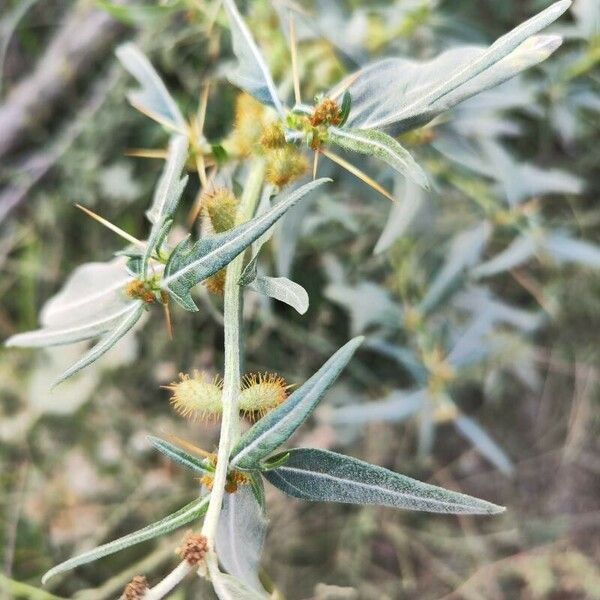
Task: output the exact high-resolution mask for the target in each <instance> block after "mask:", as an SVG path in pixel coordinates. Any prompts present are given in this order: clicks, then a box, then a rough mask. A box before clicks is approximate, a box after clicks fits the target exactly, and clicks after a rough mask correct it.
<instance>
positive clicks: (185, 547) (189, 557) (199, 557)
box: [176, 532, 208, 567]
mask: <svg viewBox="0 0 600 600" xmlns="http://www.w3.org/2000/svg"><path fill="white" fill-rule="evenodd" d="M176 552H177V554H179V556H181V558H182V559H183V560H185V561H186V562H187V563H188V565H191V566H192V567H195V566H196V565H199V564H200V563H201V562H202V561H203V560H204V559H205V558H206V554H207V552H208V540H207V539H206V537H205V536H203V535H202V534H200V533H191V532H190V533H188V534H187V535H186V536H185V538H184V540H183V543H182V545H181V546H180V547H179V548H177V550H176Z"/></svg>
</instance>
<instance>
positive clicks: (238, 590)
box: [210, 570, 269, 600]
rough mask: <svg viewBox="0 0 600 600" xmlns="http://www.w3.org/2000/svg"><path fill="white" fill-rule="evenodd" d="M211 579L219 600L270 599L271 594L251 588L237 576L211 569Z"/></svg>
mask: <svg viewBox="0 0 600 600" xmlns="http://www.w3.org/2000/svg"><path fill="white" fill-rule="evenodd" d="M210 576H211V581H212V584H213V588H214V590H215V594H217V597H218V598H219V600H268V599H269V596H268V595H267V594H263V593H260V592H256V591H255V590H253V589H251V588H249V587H248V586H247V585H246V584H245V583H243V582H242V581H240V580H239V579H238V578H237V577H233V576H232V575H227V573H221V572H220V571H217V570H214V571H211V574H210Z"/></svg>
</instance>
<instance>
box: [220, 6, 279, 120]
mask: <svg viewBox="0 0 600 600" xmlns="http://www.w3.org/2000/svg"><path fill="white" fill-rule="evenodd" d="M223 4H224V6H225V10H226V12H227V16H228V18H229V23H230V27H231V40H232V43H233V52H234V54H235V56H236V58H237V60H238V66H237V69H236V70H235V71H234V72H233V73H230V74H229V75H228V79H229V81H230V82H231V83H233V84H234V85H236V86H238V87H240V88H242V89H243V90H245V91H246V92H248V93H249V94H251V95H252V96H254V97H255V98H256V99H257V100H258V101H259V102H262V103H263V104H268V105H270V106H273V107H274V108H275V109H276V110H277V112H278V113H279V115H280V116H281V117H283V116H284V110H283V106H282V104H281V100H279V96H278V94H277V89H276V88H275V84H274V83H273V79H272V77H271V73H270V72H269V67H267V64H266V63H265V60H264V58H263V56H262V54H261V52H260V50H259V49H258V46H257V45H256V42H255V41H254V39H253V38H252V34H251V33H250V30H249V29H248V27H247V25H246V23H244V21H243V19H242V16H241V15H240V13H239V11H238V9H237V6H236V5H235V2H234V1H233V0H223Z"/></svg>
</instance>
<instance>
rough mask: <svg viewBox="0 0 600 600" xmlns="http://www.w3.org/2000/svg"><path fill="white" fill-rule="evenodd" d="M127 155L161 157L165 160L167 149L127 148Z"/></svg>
mask: <svg viewBox="0 0 600 600" xmlns="http://www.w3.org/2000/svg"><path fill="white" fill-rule="evenodd" d="M124 154H125V156H135V157H138V158H160V159H163V160H165V159H166V158H167V151H166V150H160V149H158V150H154V149H153V148H130V149H129V150H125V152H124Z"/></svg>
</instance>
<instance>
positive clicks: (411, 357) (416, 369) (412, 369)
mask: <svg viewBox="0 0 600 600" xmlns="http://www.w3.org/2000/svg"><path fill="white" fill-rule="evenodd" d="M365 348H366V349H369V350H373V351H375V352H378V353H379V354H381V355H383V356H386V357H388V358H391V359H393V360H395V361H396V362H397V363H398V364H399V365H400V366H402V367H403V368H405V369H406V370H407V371H408V372H409V373H410V374H411V375H412V377H413V378H414V379H415V380H416V381H418V382H419V383H421V384H424V383H425V382H426V381H427V377H428V373H427V369H426V368H425V367H424V366H423V363H422V362H421V361H420V360H419V359H418V358H417V356H416V355H415V353H414V352H413V351H412V350H411V349H409V348H406V347H404V346H397V345H395V344H392V343H390V342H387V341H385V340H383V339H377V338H369V339H367V341H366V343H365Z"/></svg>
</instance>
